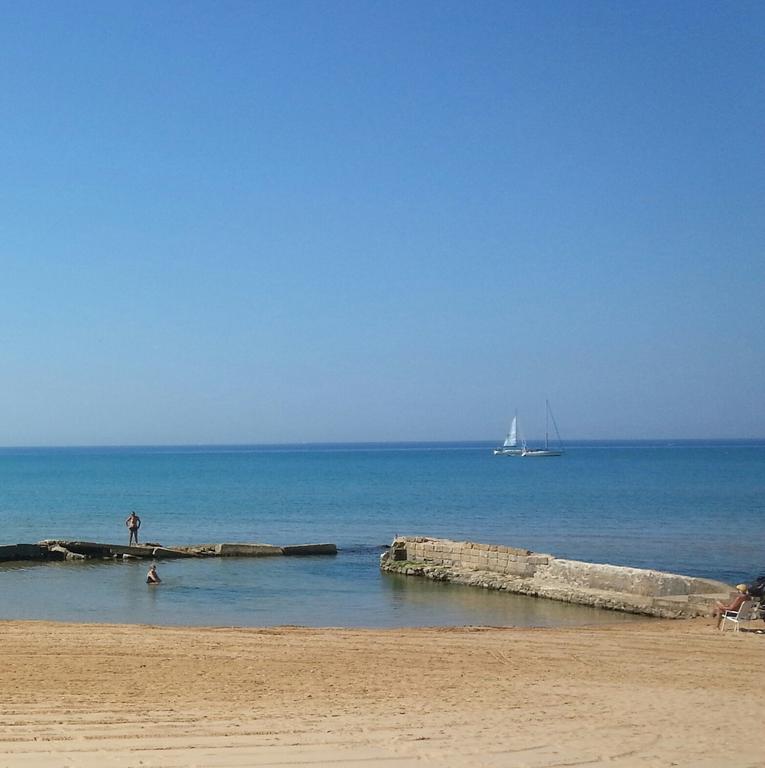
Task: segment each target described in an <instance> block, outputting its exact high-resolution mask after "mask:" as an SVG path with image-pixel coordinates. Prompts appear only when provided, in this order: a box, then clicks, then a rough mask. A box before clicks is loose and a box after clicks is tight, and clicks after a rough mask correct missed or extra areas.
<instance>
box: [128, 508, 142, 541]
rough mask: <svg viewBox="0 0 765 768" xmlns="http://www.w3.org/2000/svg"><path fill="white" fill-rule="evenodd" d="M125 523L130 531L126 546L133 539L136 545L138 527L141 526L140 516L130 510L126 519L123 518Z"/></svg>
mask: <svg viewBox="0 0 765 768" xmlns="http://www.w3.org/2000/svg"><path fill="white" fill-rule="evenodd" d="M125 525H126V526H127V528H128V530H129V531H130V540H129V541H128V546H130V545H131V544H132V543H133V540H135V543H136V546H138V529H139V528H140V527H141V518H140V517H138V515H137V514H136V513H135V512H131V513H130V515H129V516H128V519H127V520H125Z"/></svg>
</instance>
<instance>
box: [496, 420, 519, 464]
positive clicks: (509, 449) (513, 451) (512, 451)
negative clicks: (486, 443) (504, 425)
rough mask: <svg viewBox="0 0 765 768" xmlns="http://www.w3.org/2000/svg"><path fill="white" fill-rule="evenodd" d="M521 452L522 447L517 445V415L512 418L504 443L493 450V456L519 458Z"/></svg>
mask: <svg viewBox="0 0 765 768" xmlns="http://www.w3.org/2000/svg"><path fill="white" fill-rule="evenodd" d="M522 451H523V445H521V444H519V443H518V414H517V413H516V414H515V415H514V416H513V421H512V422H511V424H510V431H509V432H508V433H507V437H506V438H505V442H504V443H502V445H500V446H499V447H498V448H495V449H494V455H495V456H520V455H521V452H522Z"/></svg>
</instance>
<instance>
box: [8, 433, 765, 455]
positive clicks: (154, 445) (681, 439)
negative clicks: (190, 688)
mask: <svg viewBox="0 0 765 768" xmlns="http://www.w3.org/2000/svg"><path fill="white" fill-rule="evenodd" d="M532 439H533V440H539V439H542V438H541V437H537V438H532ZM725 441H731V442H765V436H763V437H577V438H569V439H568V440H566V441H565V443H564V445H573V444H576V443H625V442H626V443H664V444H667V443H674V442H682V443H704V442H713V443H719V442H725ZM496 442H497V441H496V439H453V440H315V441H314V440H305V441H301V442H261V443H249V442H236V443H73V444H72V443H69V444H63V443H61V444H49V445H43V444H34V445H32V444H30V445H0V451H6V450H45V449H47V450H50V449H55V450H67V449H117V448H293V447H312V446H316V447H320V446H370V445H454V444H456V443H463V444H474V445H493V444H495V443H496Z"/></svg>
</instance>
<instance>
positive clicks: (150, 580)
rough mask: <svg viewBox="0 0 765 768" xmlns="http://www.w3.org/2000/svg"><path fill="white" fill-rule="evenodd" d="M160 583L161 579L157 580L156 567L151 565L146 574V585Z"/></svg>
mask: <svg viewBox="0 0 765 768" xmlns="http://www.w3.org/2000/svg"><path fill="white" fill-rule="evenodd" d="M161 581H162V579H160V578H159V574H158V573H157V566H156V565H152V566H151V568H149V572H148V573H147V574H146V583H147V584H159V583H160V582H161Z"/></svg>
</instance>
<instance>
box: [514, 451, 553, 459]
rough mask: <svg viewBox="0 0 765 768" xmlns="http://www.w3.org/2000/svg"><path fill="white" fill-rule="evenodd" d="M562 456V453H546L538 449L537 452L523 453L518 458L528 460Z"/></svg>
mask: <svg viewBox="0 0 765 768" xmlns="http://www.w3.org/2000/svg"><path fill="white" fill-rule="evenodd" d="M561 455H563V451H548V450H544V449H540V450H538V451H535V450H531V451H523V452H522V453H521V454H520V456H522V457H523V458H524V459H528V458H535V457H536V458H545V457H546V456H561Z"/></svg>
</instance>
